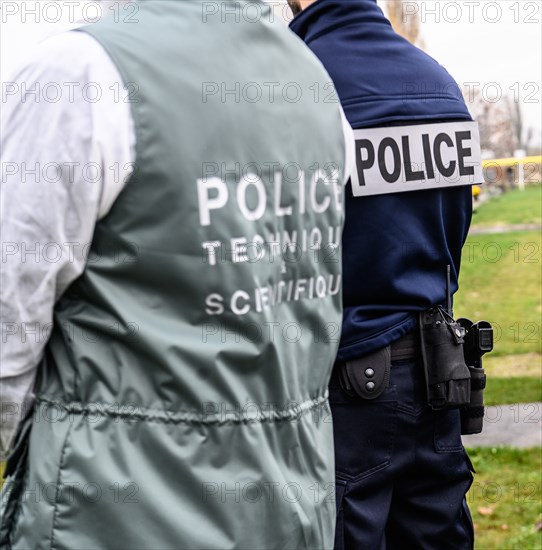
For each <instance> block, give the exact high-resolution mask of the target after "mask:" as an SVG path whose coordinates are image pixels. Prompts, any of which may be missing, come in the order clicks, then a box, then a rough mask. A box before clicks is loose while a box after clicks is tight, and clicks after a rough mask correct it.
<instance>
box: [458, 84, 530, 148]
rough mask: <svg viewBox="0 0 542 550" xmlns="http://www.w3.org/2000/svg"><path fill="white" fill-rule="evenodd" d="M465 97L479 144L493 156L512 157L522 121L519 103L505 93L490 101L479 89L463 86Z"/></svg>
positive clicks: (519, 140)
mask: <svg viewBox="0 0 542 550" xmlns="http://www.w3.org/2000/svg"><path fill="white" fill-rule="evenodd" d="M464 96H465V101H466V102H467V105H468V107H469V110H470V112H471V114H472V116H473V118H474V119H475V120H476V121H477V122H478V126H479V128H480V145H481V147H482V150H483V151H488V152H491V153H492V155H493V156H494V157H496V158H497V157H498V158H501V157H512V156H513V155H514V151H515V150H516V149H518V147H519V146H520V144H521V135H522V133H523V122H522V120H523V119H522V117H521V110H520V107H519V105H517V104H515V103H514V102H513V101H511V100H510V98H509V97H506V96H504V97H503V98H502V99H500V100H499V101H489V100H488V99H487V98H484V96H483V94H482V93H481V91H480V90H478V89H474V90H473V89H465V90H464Z"/></svg>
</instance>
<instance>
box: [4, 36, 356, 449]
mask: <svg viewBox="0 0 542 550" xmlns="http://www.w3.org/2000/svg"><path fill="white" fill-rule="evenodd" d="M132 96H133V86H128V87H127V88H126V89H125V84H124V82H123V81H122V79H121V76H120V74H119V73H118V71H117V69H116V67H115V66H114V64H113V63H112V61H111V60H110V58H109V56H108V55H107V53H106V52H105V51H104V50H103V48H102V47H101V46H100V45H99V43H98V42H97V41H95V40H94V39H93V38H92V37H90V36H89V35H87V34H85V33H79V32H69V33H64V34H61V35H58V36H55V37H53V38H51V39H49V40H47V41H46V42H44V43H42V44H41V45H40V47H39V49H38V50H36V51H35V52H34V53H33V54H32V55H31V56H30V58H29V59H28V60H27V61H26V62H25V63H24V65H23V66H22V68H21V69H20V70H19V71H18V72H17V73H16V75H15V76H14V78H13V79H12V81H11V82H9V83H6V84H5V85H4V87H3V97H2V103H3V105H2V110H3V113H2V117H1V123H0V132H1V133H0V138H1V154H0V164H1V183H0V212H1V227H0V230H1V233H0V237H1V241H2V265H1V268H2V269H1V284H0V308H1V309H0V315H1V327H2V354H1V363H0V404H1V406H0V460H2V459H3V458H5V457H6V456H7V454H8V451H9V449H10V447H11V444H12V441H13V438H14V435H15V433H16V429H17V426H18V424H19V422H20V421H21V419H22V418H23V417H24V415H25V412H26V411H27V409H28V407H30V405H31V404H32V401H33V395H32V389H33V385H34V380H35V375H36V368H37V366H38V364H39V362H40V360H41V358H42V356H43V351H44V348H45V345H46V344H47V340H48V338H49V335H50V333H51V328H52V318H53V308H54V306H55V303H56V301H58V299H59V298H60V297H61V296H62V294H63V293H64V292H65V291H66V289H67V288H68V286H69V285H70V284H71V283H72V282H73V281H74V280H75V279H76V278H78V277H79V276H80V275H81V274H82V272H83V270H84V268H85V264H86V258H87V256H88V253H89V248H90V243H91V242H92V238H93V233H94V228H95V225H96V222H97V221H99V220H100V219H102V218H104V217H105V216H106V215H107V213H108V212H109V211H110V209H111V207H112V205H113V203H114V202H115V200H116V199H117V197H118V195H119V194H120V192H121V191H122V189H123V186H124V184H125V183H126V181H127V180H128V179H129V177H130V175H131V173H132V172H133V163H134V160H135V132H134V123H133V119H132V116H131V110H130V101H131V97H132ZM343 124H344V132H345V138H346V140H347V143H348V144H349V145H351V147H347V171H346V175H347V176H349V174H350V172H351V169H352V167H353V160H354V152H353V144H354V140H353V135H352V130H351V128H350V126H349V125H348V122H347V121H346V118H344V115H343ZM347 180H348V177H346V180H345V182H346V181H347Z"/></svg>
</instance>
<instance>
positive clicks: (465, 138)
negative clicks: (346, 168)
mask: <svg viewBox="0 0 542 550" xmlns="http://www.w3.org/2000/svg"><path fill="white" fill-rule="evenodd" d="M354 138H355V143H356V168H355V170H354V171H353V173H352V192H353V194H354V196H355V197H361V196H365V195H383V194H387V193H400V192H404V191H419V190H422V189H435V188H441V187H442V188H443V187H457V186H461V185H475V184H480V183H482V182H483V179H484V178H483V173H482V159H481V153H480V133H479V131H478V123H476V122H446V123H436V124H420V125H412V126H393V127H386V128H365V129H363V130H354Z"/></svg>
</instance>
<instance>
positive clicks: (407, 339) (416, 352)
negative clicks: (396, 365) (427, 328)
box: [390, 330, 421, 361]
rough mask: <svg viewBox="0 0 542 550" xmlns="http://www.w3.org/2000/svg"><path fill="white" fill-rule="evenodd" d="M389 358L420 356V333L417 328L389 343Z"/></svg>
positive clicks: (396, 359) (398, 359)
mask: <svg viewBox="0 0 542 550" xmlns="http://www.w3.org/2000/svg"><path fill="white" fill-rule="evenodd" d="M390 351H391V360H392V361H401V360H402V359H416V358H417V357H420V356H421V353H420V352H421V347H420V335H419V333H418V331H417V330H414V331H413V332H410V333H408V334H407V335H406V336H403V337H402V338H401V339H400V340H397V341H396V342H393V343H392V344H391V345H390Z"/></svg>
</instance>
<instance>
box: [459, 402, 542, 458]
mask: <svg viewBox="0 0 542 550" xmlns="http://www.w3.org/2000/svg"><path fill="white" fill-rule="evenodd" d="M463 444H464V445H465V447H496V446H498V445H510V446H512V447H542V403H519V404H515V405H496V406H494V407H486V414H485V417H484V429H483V431H482V433H481V434H478V435H467V436H463Z"/></svg>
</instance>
